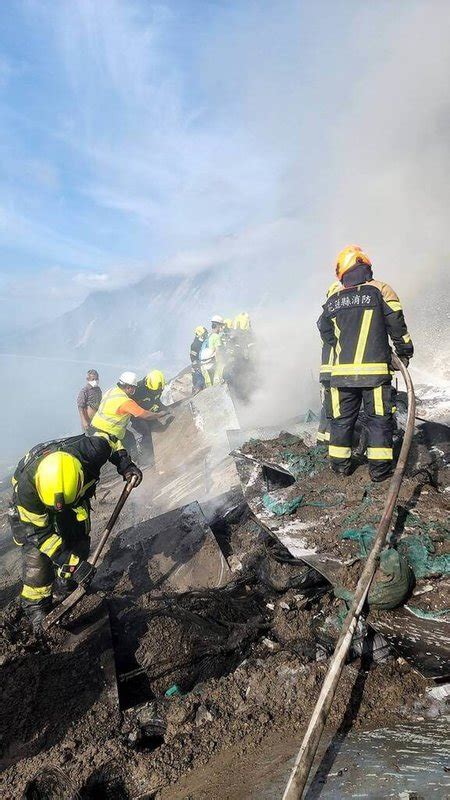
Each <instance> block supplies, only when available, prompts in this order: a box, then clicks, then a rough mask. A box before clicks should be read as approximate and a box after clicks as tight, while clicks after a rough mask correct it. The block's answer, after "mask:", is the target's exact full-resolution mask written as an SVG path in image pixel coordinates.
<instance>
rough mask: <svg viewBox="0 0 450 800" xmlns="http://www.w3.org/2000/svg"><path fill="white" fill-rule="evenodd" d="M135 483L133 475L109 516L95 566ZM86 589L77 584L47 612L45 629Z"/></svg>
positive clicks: (58, 618) (93, 563)
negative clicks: (60, 601)
mask: <svg viewBox="0 0 450 800" xmlns="http://www.w3.org/2000/svg"><path fill="white" fill-rule="evenodd" d="M135 483H136V477H135V476H134V475H133V477H132V478H131V480H129V481H127V483H126V486H125V487H124V489H123V492H122V494H121V495H120V497H119V499H118V501H117V505H116V507H115V509H114V511H113V513H112V514H111V516H110V518H109V521H108V524H107V526H106V528H105V530H104V531H103V533H102V535H101V537H100V541H99V543H98V545H97V547H96V548H95V550H94V555H93V556H92V559H91V561H90V563H91V564H92V565H93V566H94V567H95V565H96V564H97V561H98V559H99V558H100V555H101V553H102V551H103V548H104V546H105V544H106V542H107V540H108V537H109V534H110V533H111V531H112V529H113V527H114V525H115V524H116V522H117V518H118V516H119V514H120V512H121V511H122V508H123V507H124V505H125V503H126V501H127V500H128V497H129V496H130V493H131V490H132V489H133V488H134V485H135ZM86 591H87V586H83V584H80V585H79V586H77V588H76V589H75V590H74V591H73V592H71V593H70V594H69V595H68V596H67V597H66V598H65V600H63V601H62V603H60V604H59V605H57V606H56V608H54V609H53V611H50V614H47V616H46V618H45V620H44V623H43V626H42V627H43V629H44V630H45V631H47V630H48V629H49V628H51V626H52V625H54V624H55V622H58V621H59V620H60V619H61V617H62V616H63V615H64V614H66V613H67V612H68V611H70V609H71V608H73V607H74V606H75V605H76V604H77V603H78V602H79V600H81V598H82V597H84V595H85V594H86Z"/></svg>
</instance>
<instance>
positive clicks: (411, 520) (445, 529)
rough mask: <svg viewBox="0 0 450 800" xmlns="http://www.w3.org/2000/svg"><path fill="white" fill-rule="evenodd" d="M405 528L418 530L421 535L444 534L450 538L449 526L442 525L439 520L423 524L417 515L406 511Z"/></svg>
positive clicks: (423, 521)
mask: <svg viewBox="0 0 450 800" xmlns="http://www.w3.org/2000/svg"><path fill="white" fill-rule="evenodd" d="M405 527H407V528H420V530H421V531H422V533H428V534H430V533H444V534H446V537H445V538H447V536H450V524H447V525H444V524H443V523H442V522H439V520H431V521H429V522H425V520H423V519H421V518H420V517H419V515H418V514H414V513H413V512H412V511H408V513H407V515H406V518H405Z"/></svg>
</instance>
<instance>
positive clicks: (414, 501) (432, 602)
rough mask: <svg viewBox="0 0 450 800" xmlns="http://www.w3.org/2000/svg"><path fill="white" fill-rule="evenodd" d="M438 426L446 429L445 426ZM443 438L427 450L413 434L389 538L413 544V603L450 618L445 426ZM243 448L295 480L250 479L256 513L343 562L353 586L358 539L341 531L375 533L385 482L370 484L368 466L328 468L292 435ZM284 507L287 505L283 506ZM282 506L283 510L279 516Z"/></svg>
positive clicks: (404, 547) (402, 545)
mask: <svg viewBox="0 0 450 800" xmlns="http://www.w3.org/2000/svg"><path fill="white" fill-rule="evenodd" d="M439 428H442V430H444V426H439ZM441 435H442V434H441ZM443 437H444V441H443V442H439V445H438V446H437V445H432V446H431V448H430V446H429V444H427V443H426V442H424V440H423V439H424V437H423V434H421V433H420V432H419V433H418V434H416V436H415V439H414V441H413V446H412V449H411V455H410V459H409V461H408V468H407V473H406V475H405V477H404V479H403V483H402V485H401V489H400V493H399V496H398V501H397V504H396V507H395V510H394V516H393V525H392V530H391V533H390V537H389V542H390V544H391V545H392V546H394V547H396V548H397V549H398V550H399V552H401V553H402V554H406V553H408V552H409V548H410V546H412V548H413V556H414V555H415V556H416V560H417V559H418V560H420V561H421V563H420V564H419V565H418V567H419V568H418V569H417V571H416V572H417V574H416V578H415V587H414V590H413V602H412V605H414V607H415V608H418V609H419V610H423V611H438V612H439V613H441V612H442V613H443V614H444V616H445V617H446V618H450V582H449V577H448V573H449V571H450V466H449V463H450V436H449V433H448V428H447V429H446V433H444V434H443ZM242 452H243V453H245V454H246V455H250V456H252V457H254V458H256V459H257V460H258V461H263V462H265V463H267V464H272V465H277V464H278V465H280V466H281V467H283V468H284V469H287V470H290V471H291V472H292V474H293V475H294V476H295V478H296V479H295V482H294V483H292V485H290V486H288V487H285V488H279V489H274V490H272V491H271V492H269V493H267V489H266V486H265V485H264V480H263V479H260V480H259V481H254V480H253V481H249V488H248V492H247V494H248V499H249V502H250V504H251V507H252V508H253V510H254V511H255V513H256V514H257V516H258V517H260V518H261V519H262V520H264V521H265V522H266V523H267V524H268V526H269V527H270V530H271V531H273V532H274V533H275V534H277V533H281V532H283V531H286V532H287V533H288V534H289V531H292V532H295V531H296V532H297V533H299V534H301V539H302V546H303V547H305V548H309V549H311V550H314V551H315V552H317V553H326V554H327V555H329V556H331V557H332V558H335V559H339V560H340V561H341V562H342V566H341V568H340V573H339V575H340V581H339V582H340V584H341V585H342V586H343V587H344V588H347V589H352V588H354V586H355V585H356V582H357V580H358V578H359V575H360V574H361V571H362V568H363V566H364V560H363V559H362V558H361V543H360V541H359V540H358V539H357V538H354V539H346V538H344V539H343V538H342V537H341V534H342V533H343V532H344V531H350V532H356V531H363V533H364V532H369V533H370V531H374V530H375V528H376V525H377V523H378V521H379V519H380V516H381V514H382V511H383V506H384V502H385V497H386V491H387V487H388V484H389V482H388V481H386V482H384V483H381V484H376V483H372V481H371V480H370V477H369V472H368V466H367V463H360V464H358V466H357V468H356V469H355V471H354V472H353V474H352V475H351V476H350V477H343V476H341V475H337V474H335V473H333V472H332V471H331V470H330V468H329V464H328V460H327V458H326V452H325V450H324V449H323V448H321V447H313V448H310V447H307V446H306V445H305V443H304V442H303V441H302V440H301V439H300V438H298V437H296V436H292V435H291V434H284V435H281V436H280V437H279V438H278V439H274V440H270V441H260V440H254V441H250V442H248V443H247V444H245V445H244V446H243V447H242ZM296 502H298V505H297V507H295V503H296ZM290 504H294V507H292V506H290ZM289 507H292V510H290V511H289V510H287V509H288V508H289ZM282 511H284V512H285V513H280V512H282ZM368 541H369V542H370V539H369V540H368ZM411 543H412V544H411ZM417 548H419V550H418V549H417ZM425 560H426V565H425V564H424V561H425ZM411 563H412V562H411ZM422 573H423V574H422ZM384 577H385V576H383V573H382V572H381V571H380V570H378V571H377V573H376V580H381V581H382V580H383V579H384ZM444 612H447V613H444Z"/></svg>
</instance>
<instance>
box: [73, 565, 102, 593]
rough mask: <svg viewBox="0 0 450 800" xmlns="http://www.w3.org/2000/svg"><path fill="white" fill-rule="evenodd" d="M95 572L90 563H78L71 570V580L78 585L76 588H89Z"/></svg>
mask: <svg viewBox="0 0 450 800" xmlns="http://www.w3.org/2000/svg"><path fill="white" fill-rule="evenodd" d="M96 572H97V570H96V568H95V567H94V565H93V564H91V563H90V561H80V563H79V564H78V566H76V567H75V569H74V570H73V572H72V570H71V573H72V574H71V578H73V580H74V581H75V582H76V583H77V584H78V586H85V587H87V586H89V584H90V582H91V580H92V578H93V577H94V575H95V573H96Z"/></svg>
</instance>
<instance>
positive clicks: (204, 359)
mask: <svg viewBox="0 0 450 800" xmlns="http://www.w3.org/2000/svg"><path fill="white" fill-rule="evenodd" d="M215 358H216V351H215V350H213V348H212V347H205V348H204V350H202V351H201V353H200V361H201V363H202V364H203V365H204V366H207V365H208V364H211V363H212V362H213V361H214V360H215Z"/></svg>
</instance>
